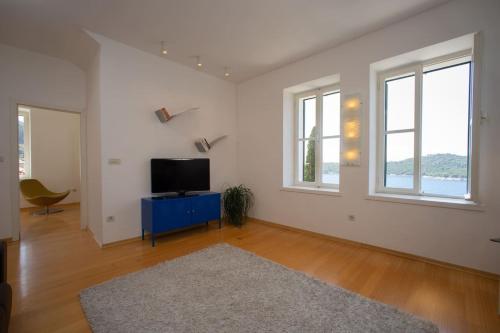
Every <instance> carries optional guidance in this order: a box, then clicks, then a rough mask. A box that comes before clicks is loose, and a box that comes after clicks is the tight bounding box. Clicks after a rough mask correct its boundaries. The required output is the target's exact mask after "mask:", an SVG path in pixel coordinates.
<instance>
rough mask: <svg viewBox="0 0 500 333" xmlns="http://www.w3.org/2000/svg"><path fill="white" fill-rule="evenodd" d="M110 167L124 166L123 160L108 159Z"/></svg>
mask: <svg viewBox="0 0 500 333" xmlns="http://www.w3.org/2000/svg"><path fill="white" fill-rule="evenodd" d="M108 164H109V165H120V164H122V160H121V159H120V158H110V159H108Z"/></svg>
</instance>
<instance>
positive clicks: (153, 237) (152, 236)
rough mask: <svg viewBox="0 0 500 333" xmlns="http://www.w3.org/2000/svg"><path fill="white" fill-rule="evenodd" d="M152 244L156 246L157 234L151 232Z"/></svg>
mask: <svg viewBox="0 0 500 333" xmlns="http://www.w3.org/2000/svg"><path fill="white" fill-rule="evenodd" d="M151 246H152V247H154V246H155V234H154V233H151Z"/></svg>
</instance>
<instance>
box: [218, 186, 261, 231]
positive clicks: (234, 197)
mask: <svg viewBox="0 0 500 333" xmlns="http://www.w3.org/2000/svg"><path fill="white" fill-rule="evenodd" d="M222 203H223V206H224V218H226V219H227V221H228V222H229V223H230V224H232V225H235V226H237V227H241V226H242V225H243V224H244V223H245V220H246V218H247V217H248V211H249V209H250V208H251V207H252V206H253V203H254V195H253V193H252V191H251V190H250V189H249V188H248V187H246V186H245V185H238V186H233V187H229V188H227V189H226V190H225V191H224V193H222Z"/></svg>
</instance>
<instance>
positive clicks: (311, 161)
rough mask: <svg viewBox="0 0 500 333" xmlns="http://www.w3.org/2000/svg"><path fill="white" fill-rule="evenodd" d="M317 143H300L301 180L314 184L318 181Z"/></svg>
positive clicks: (306, 141) (304, 141) (305, 141)
mask: <svg viewBox="0 0 500 333" xmlns="http://www.w3.org/2000/svg"><path fill="white" fill-rule="evenodd" d="M315 148H316V147H315V141H314V140H303V141H299V154H298V155H299V156H298V157H299V180H300V181H302V182H314V181H315V179H316V157H315V151H316V149H315Z"/></svg>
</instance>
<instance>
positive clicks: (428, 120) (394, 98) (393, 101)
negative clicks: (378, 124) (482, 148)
mask: <svg viewBox="0 0 500 333" xmlns="http://www.w3.org/2000/svg"><path fill="white" fill-rule="evenodd" d="M414 84H415V83H414V78H413V77H409V78H405V79H400V80H397V81H390V82H388V95H387V96H388V97H387V99H388V106H387V130H388V131H391V130H402V129H412V128H414V120H413V119H414V104H415V101H414V93H413V91H414ZM468 89H469V65H468V64H466V65H461V66H456V67H452V68H448V69H445V70H440V71H434V72H430V73H427V74H424V76H423V91H422V155H423V156H426V155H431V154H440V153H450V154H456V155H461V156H466V155H467V145H468V117H469V116H468V112H469V105H468V103H469V92H468ZM387 141H388V143H387V159H388V161H400V160H403V159H406V158H412V157H413V134H412V133H399V134H389V137H388V140H387Z"/></svg>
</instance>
